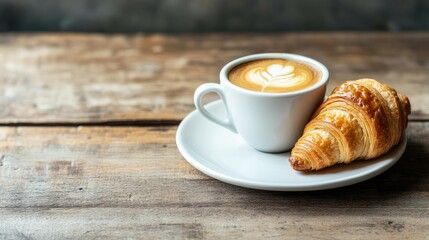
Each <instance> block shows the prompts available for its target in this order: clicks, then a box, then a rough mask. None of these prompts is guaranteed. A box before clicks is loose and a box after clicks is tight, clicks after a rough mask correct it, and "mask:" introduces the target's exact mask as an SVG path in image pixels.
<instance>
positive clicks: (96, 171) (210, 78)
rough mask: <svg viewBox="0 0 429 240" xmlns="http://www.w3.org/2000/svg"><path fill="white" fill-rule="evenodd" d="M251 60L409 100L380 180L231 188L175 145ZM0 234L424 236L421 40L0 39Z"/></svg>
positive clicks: (426, 73)
mask: <svg viewBox="0 0 429 240" xmlns="http://www.w3.org/2000/svg"><path fill="white" fill-rule="evenodd" d="M258 52H294V53H298V54H303V55H308V56H311V57H314V58H316V59H318V60H320V61H321V62H323V63H325V64H326V65H327V66H328V68H329V69H330V72H331V81H330V84H329V91H331V90H332V88H333V87H334V86H336V85H338V84H339V83H341V82H343V81H345V80H347V79H356V78H361V77H372V78H376V79H379V80H381V81H382V82H385V83H388V84H390V85H391V86H393V87H394V88H396V89H397V90H398V91H399V92H402V93H405V94H406V95H408V96H409V98H410V100H411V103H412V114H411V116H410V122H409V125H408V129H407V136H408V146H407V149H406V151H405V154H404V156H403V157H402V158H401V159H400V160H399V162H398V163H397V164H396V165H395V166H394V167H392V168H391V169H390V170H388V171H387V172H385V173H383V174H382V175H380V176H378V177H376V178H374V179H371V180H368V181H366V182H363V183H360V184H356V185H353V186H349V187H344V188H339V189H333V190H326V191H316V192H268V191H258V190H251V189H245V188H241V187H236V186H232V185H228V184H225V183H222V182H219V181H217V180H214V179H212V178H209V177H207V176H206V175H204V174H202V173H200V172H199V171H197V170H195V169H194V168H193V167H191V166H190V165H189V164H188V163H187V162H186V161H185V160H184V159H183V157H182V156H181V155H180V153H179V151H178V150H177V148H176V143H175V133H176V129H177V125H178V124H179V123H180V121H181V119H183V117H185V116H186V115H187V114H188V113H189V112H191V111H192V110H194V105H193V103H192V95H193V91H194V90H195V88H196V87H197V86H198V85H200V84H202V83H204V82H217V81H218V72H219V70H220V68H221V67H222V65H224V64H225V63H226V62H228V61H230V60H232V59H234V58H237V57H239V56H243V55H247V54H252V53H258ZM0 93H1V96H0V108H1V109H2V111H0V125H1V126H0V149H1V155H0V238H1V239H4V238H6V239H68V238H89V239H93V238H113V239H116V238H147V239H154V238H163V239H164V238H174V239H181V238H198V239H200V238H202V239H224V238H229V239H236V238H246V239H261V238H273V239H285V238H289V239H429V34H427V33H404V34H387V33H358V34H357V33H334V34H332V33H326V34H325V33H302V34H301V33H299V34H297V33H293V34H288V33H285V34H256V35H255V34H203V35H178V36H166V35H131V36H125V35H98V34H1V35H0Z"/></svg>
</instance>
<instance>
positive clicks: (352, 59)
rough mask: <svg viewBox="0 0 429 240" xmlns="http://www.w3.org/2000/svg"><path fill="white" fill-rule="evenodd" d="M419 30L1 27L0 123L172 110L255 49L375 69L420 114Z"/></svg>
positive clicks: (423, 112)
mask: <svg viewBox="0 0 429 240" xmlns="http://www.w3.org/2000/svg"><path fill="white" fill-rule="evenodd" d="M428 42H429V33H405V34H388V33H335V34H332V33H291V34H202V35H176V36H172V35H170V36H169V35H130V36H127V35H96V34H24V35H15V34H1V35H0V53H1V54H0V108H1V109H2V111H1V112H0V123H17V122H18V123H20V122H21V123H25V122H27V123H31V122H53V123H55V122H63V123H64V122H81V123H85V122H105V121H128V120H131V121H136V120H137V121H154V120H155V121H157V120H166V119H168V120H176V121H177V120H180V119H182V118H183V117H184V116H185V115H186V114H187V113H189V112H190V111H191V110H193V109H194V106H193V103H192V95H193V91H194V90H195V88H196V87H197V86H198V85H200V84H202V83H204V82H217V81H218V72H219V70H220V68H221V67H222V66H223V65H224V64H225V63H226V62H228V61H230V60H232V59H234V58H237V57H240V56H243V55H247V54H252V53H259V52H294V53H298V54H304V55H308V56H310V57H314V58H316V59H318V60H320V61H321V62H323V63H325V64H326V65H327V66H328V68H329V69H330V72H331V82H330V85H329V91H330V90H332V89H333V87H334V86H336V85H338V84H339V83H341V82H343V81H344V80H347V79H356V78H361V77H372V78H377V79H379V80H381V81H383V82H385V83H388V84H390V85H392V86H393V87H395V88H396V89H397V90H398V91H399V92H402V93H405V94H407V95H408V96H409V97H410V99H411V102H412V107H413V108H412V115H411V119H429V107H428V106H429V97H428V96H429V95H428V94H427V93H428V92H429V62H428V61H427V59H428V58H429V47H428V44H427V43H428Z"/></svg>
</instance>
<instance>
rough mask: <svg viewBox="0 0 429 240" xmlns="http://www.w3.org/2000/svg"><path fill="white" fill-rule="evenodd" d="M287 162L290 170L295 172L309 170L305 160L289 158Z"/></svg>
mask: <svg viewBox="0 0 429 240" xmlns="http://www.w3.org/2000/svg"><path fill="white" fill-rule="evenodd" d="M289 162H290V165H291V166H292V168H293V169H295V170H297V171H309V170H311V165H310V163H309V162H308V161H307V160H305V159H302V158H300V157H291V158H289Z"/></svg>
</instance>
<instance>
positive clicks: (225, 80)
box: [219, 53, 329, 97]
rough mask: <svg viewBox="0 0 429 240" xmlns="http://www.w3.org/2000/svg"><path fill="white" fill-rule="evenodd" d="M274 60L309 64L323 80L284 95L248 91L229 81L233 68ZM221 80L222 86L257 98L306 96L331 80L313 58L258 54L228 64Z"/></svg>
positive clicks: (327, 72) (324, 68) (285, 54)
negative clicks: (318, 72)
mask: <svg viewBox="0 0 429 240" xmlns="http://www.w3.org/2000/svg"><path fill="white" fill-rule="evenodd" d="M273 58H280V59H287V60H292V61H297V62H302V63H306V64H309V65H311V66H312V67H314V68H316V69H317V70H319V71H320V72H321V78H320V80H319V81H318V82H317V83H316V84H314V85H312V86H310V87H308V88H304V89H302V90H298V91H293V92H283V93H270V92H256V91H251V90H247V89H244V88H241V87H238V86H236V85H234V84H233V83H232V82H230V81H229V79H228V73H229V71H231V69H232V68H234V67H235V66H237V65H239V64H242V63H245V62H249V61H253V60H259V59H273ZM219 78H220V80H221V84H224V85H225V86H228V87H230V88H232V89H235V90H237V91H241V92H244V93H248V94H251V95H256V96H269V97H285V96H297V95H301V94H304V93H307V92H311V91H313V90H315V89H318V88H319V87H321V86H323V85H325V84H326V83H327V82H328V79H329V71H328V69H327V68H326V66H325V65H323V64H322V63H321V62H319V61H317V60H315V59H313V58H309V57H306V56H303V55H299V54H293V53H258V54H252V55H247V56H244V57H240V58H237V59H235V60H232V61H230V62H228V63H227V64H226V65H225V66H224V67H223V68H222V69H221V71H220V74H219Z"/></svg>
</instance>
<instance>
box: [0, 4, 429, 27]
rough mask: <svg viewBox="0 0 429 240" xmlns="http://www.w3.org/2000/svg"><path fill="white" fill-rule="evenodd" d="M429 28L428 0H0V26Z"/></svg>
mask: <svg viewBox="0 0 429 240" xmlns="http://www.w3.org/2000/svg"><path fill="white" fill-rule="evenodd" d="M428 29H429V0H401V1H400V0H358V1H352V0H0V31H3V32H4V31H74V32H106V33H114V32H119V33H134V32H167V33H181V32H232V31H234V32H276V31H349V30H350V31H407V30H428Z"/></svg>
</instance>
